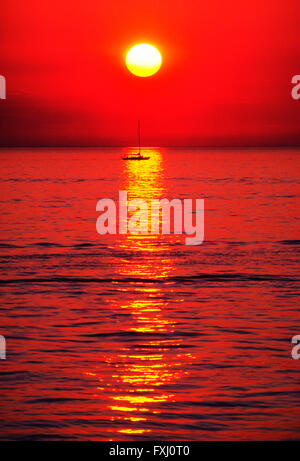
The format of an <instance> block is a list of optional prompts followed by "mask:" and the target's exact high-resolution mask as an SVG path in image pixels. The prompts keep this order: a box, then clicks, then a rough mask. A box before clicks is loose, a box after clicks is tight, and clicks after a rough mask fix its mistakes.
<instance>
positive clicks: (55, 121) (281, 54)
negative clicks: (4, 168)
mask: <svg viewBox="0 0 300 461" xmlns="http://www.w3.org/2000/svg"><path fill="white" fill-rule="evenodd" d="M1 10H2V12H1V18H2V20H1V22H2V26H1V29H2V31H1V40H0V57H1V60H0V62H1V67H0V74H2V75H4V76H5V77H6V79H7V99H6V100H5V101H3V100H1V101H0V124H1V129H0V144H1V145H3V146H5V145H20V146H22V145H38V146H39V145H44V146H52V145H58V146H69V145H73V146H76V145H78V146H89V145H91V146H95V145H106V146H107V145H112V146H115V145H134V144H136V121H137V119H138V118H140V119H141V121H142V141H143V144H144V145H172V146H175V145H276V144H284V145H293V144H294V145H295V144H299V143H300V128H299V126H300V100H298V101H294V100H293V99H292V98H291V89H292V85H291V78H292V76H293V75H295V74H300V59H299V54H300V51H299V50H300V46H299V45H300V43H299V42H300V39H299V25H300V13H299V7H298V1H297V0H289V1H286V0H264V1H263V2H262V1H261V0H252V1H251V2H250V1H249V2H241V1H240V0H228V1H226V2H224V1H223V0H210V1H209V2H208V1H206V2H198V1H197V2H196V1H191V0H177V1H175V0H173V1H171V0H160V1H155V0H149V1H145V0H126V1H124V0H105V1H101V0H100V1H99V0H87V1H85V2H82V1H77V0H73V1H70V0H67V1H65V2H61V1H59V0H52V1H49V2H37V1H35V0H27V1H26V2H24V1H22V0H4V2H3V3H2V7H1ZM143 42H144V43H145V42H146V43H151V44H153V45H155V46H157V47H158V49H159V50H160V51H161V53H162V56H163V66H162V68H161V70H160V71H159V72H158V73H157V74H156V75H155V76H153V77H149V78H139V77H135V76H133V75H132V74H130V73H129V72H128V70H127V69H126V67H125V63H124V55H125V53H126V51H127V50H128V48H130V47H131V46H132V45H134V44H136V43H143Z"/></svg>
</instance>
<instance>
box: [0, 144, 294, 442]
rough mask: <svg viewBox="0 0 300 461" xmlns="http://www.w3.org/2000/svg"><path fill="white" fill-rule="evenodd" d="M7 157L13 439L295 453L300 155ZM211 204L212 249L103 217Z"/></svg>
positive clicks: (48, 153)
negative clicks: (139, 206) (237, 445)
mask: <svg viewBox="0 0 300 461" xmlns="http://www.w3.org/2000/svg"><path fill="white" fill-rule="evenodd" d="M126 152H127V150H126V149H89V150H88V149H82V150H80V149H69V150H59V149H56V150H38V149H36V150H29V149H28V150H11V151H6V150H2V151H1V152H0V169H1V196H0V200H1V201H0V207H1V233H0V244H1V245H0V246H1V253H0V254H1V257H0V279H1V304H0V310H1V330H0V333H1V334H3V335H5V336H6V339H7V360H6V361H4V360H1V361H0V367H1V368H0V372H1V399H0V419H1V421H2V422H1V438H2V439H9V440H21V439H26V440H49V439H50V440H59V439H66V440H67V439H74V440H87V439H92V440H168V439H170V440H174V439H175V440H224V439H231V440H245V439H254V440H260V439H280V440H282V439H299V438H300V424H299V421H300V410H299V404H300V392H299V391H300V384H299V365H300V361H297V360H293V359H292V357H291V350H292V345H291V338H292V336H294V335H296V334H300V326H299V250H300V232H299V219H300V210H299V195H300V180H299V178H300V174H299V173H300V171H299V166H300V162H299V155H300V152H299V151H297V150H283V149H281V150H280V149H277V150H260V151H259V150H197V149H187V150H184V149H163V148H159V149H158V148H157V149H147V150H145V154H146V153H149V154H150V156H151V159H150V160H149V161H147V162H124V161H122V160H121V154H124V153H126ZM119 190H127V191H128V194H129V198H134V197H141V198H144V199H146V200H148V199H150V198H162V197H165V198H169V199H171V198H175V197H176V198H181V199H182V198H204V199H205V241H204V243H203V244H202V245H200V246H193V247H188V246H186V245H185V244H184V238H185V236H184V235H163V236H161V235H152V236H151V235H150V236H149V235H122V236H118V235H117V236H100V235H99V234H97V233H96V227H95V223H96V219H97V217H98V216H99V212H96V203H97V201H98V200H99V199H101V198H113V199H115V200H117V197H118V192H119Z"/></svg>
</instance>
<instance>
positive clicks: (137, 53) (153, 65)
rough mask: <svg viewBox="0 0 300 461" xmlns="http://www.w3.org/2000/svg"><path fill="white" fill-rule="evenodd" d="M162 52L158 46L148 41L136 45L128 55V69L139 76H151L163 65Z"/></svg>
mask: <svg viewBox="0 0 300 461" xmlns="http://www.w3.org/2000/svg"><path fill="white" fill-rule="evenodd" d="M161 62H162V59H161V54H160V52H159V51H158V49H157V48H155V47H154V46H152V45H148V44H146V43H141V44H140V45H135V46H134V47H133V48H131V49H130V50H129V51H128V53H127V56H126V66H127V68H128V70H130V72H131V73H133V74H134V75H137V76H138V77H150V75H154V74H156V72H157V71H158V70H159V68H160V66H161Z"/></svg>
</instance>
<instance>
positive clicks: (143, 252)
mask: <svg viewBox="0 0 300 461" xmlns="http://www.w3.org/2000/svg"><path fill="white" fill-rule="evenodd" d="M127 153H130V152H127ZM143 154H145V155H146V154H147V155H149V156H150V160H149V161H126V162H124V168H123V179H122V184H121V188H122V190H126V191H127V192H128V200H131V199H133V198H143V199H144V200H146V201H147V203H149V201H150V200H151V199H152V198H161V197H164V196H165V193H166V190H165V185H164V170H163V157H162V154H161V152H160V150H158V149H145V150H144V152H143ZM158 219H159V218H158ZM116 240H117V241H116V248H118V249H119V250H120V251H122V253H123V254H125V255H126V256H125V257H123V258H122V259H121V260H120V264H119V265H118V267H117V268H116V271H117V274H118V276H122V277H124V276H125V277H126V278H127V277H129V278H130V279H132V282H130V281H129V282H128V284H126V286H125V287H124V284H119V283H118V282H116V283H115V285H119V286H117V287H115V289H119V290H122V292H124V294H125V295H126V296H125V298H127V299H126V302H124V303H122V305H118V306H114V307H115V308H116V309H118V311H119V312H122V313H123V314H124V315H126V318H129V319H130V322H127V323H126V324H124V331H123V333H126V334H127V335H128V340H124V342H123V347H122V348H121V349H120V348H119V349H117V350H115V351H112V352H111V353H109V354H107V356H106V357H105V362H106V364H107V366H108V367H110V368H111V375H110V380H109V382H108V383H107V385H106V393H107V397H108V401H110V403H108V405H107V408H108V410H109V412H110V416H109V418H110V420H111V421H119V422H120V428H117V429H116V432H117V433H119V434H127V435H131V434H144V433H151V431H152V429H151V428H150V427H149V426H150V424H149V421H150V419H151V421H152V422H153V421H154V420H155V415H157V414H159V413H161V412H162V408H161V405H162V404H165V403H167V402H172V401H174V394H173V393H172V392H171V391H170V390H168V389H169V388H170V387H171V386H172V385H174V383H177V382H180V380H181V379H182V377H183V376H184V375H185V374H186V371H185V370H184V364H183V354H181V353H180V352H179V351H180V349H178V348H180V345H181V340H180V338H179V339H178V337H177V336H176V337H174V333H175V331H176V322H175V320H173V319H172V318H171V317H170V316H169V315H168V308H169V303H168V299H167V298H166V296H165V292H164V291H163V290H162V288H161V286H160V285H158V284H155V280H156V279H159V278H166V277H168V276H169V275H170V274H171V273H172V271H173V264H172V260H171V258H170V257H169V256H166V254H169V253H170V251H169V250H170V249H169V246H168V245H169V244H168V243H166V241H161V240H160V236H159V235H148V234H147V235H141V234H138V235H131V234H125V235H119V236H117V239H116ZM144 281H147V283H145V282H144ZM167 283H168V282H165V286H168V290H169V291H172V286H171V283H169V285H167ZM170 351H171V352H170ZM174 351H175V352H174ZM176 351H178V353H177V352H176ZM187 355H190V354H185V356H187ZM186 358H187V357H185V360H186ZM100 389H101V390H102V389H103V387H102V386H101V388H100V387H99V388H98V390H100ZM150 415H151V416H150ZM121 423H122V424H121ZM124 426H125V428H124ZM116 437H117V438H118V437H119V436H118V435H117V434H116Z"/></svg>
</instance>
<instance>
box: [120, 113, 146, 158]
mask: <svg viewBox="0 0 300 461" xmlns="http://www.w3.org/2000/svg"><path fill="white" fill-rule="evenodd" d="M138 135H139V151H138V152H137V153H135V154H129V155H125V157H122V159H123V160H149V158H150V157H144V156H143V155H142V154H141V126H140V121H138Z"/></svg>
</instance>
